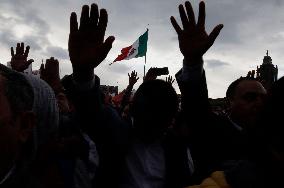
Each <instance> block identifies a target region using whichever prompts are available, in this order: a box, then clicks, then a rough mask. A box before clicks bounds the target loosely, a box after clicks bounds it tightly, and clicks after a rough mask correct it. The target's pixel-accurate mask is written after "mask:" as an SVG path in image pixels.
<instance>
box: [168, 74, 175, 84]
mask: <svg viewBox="0 0 284 188" xmlns="http://www.w3.org/2000/svg"><path fill="white" fill-rule="evenodd" d="M174 81H175V79H173V77H172V76H170V75H169V76H168V77H166V82H168V83H169V84H171V85H172V84H173V83H174Z"/></svg>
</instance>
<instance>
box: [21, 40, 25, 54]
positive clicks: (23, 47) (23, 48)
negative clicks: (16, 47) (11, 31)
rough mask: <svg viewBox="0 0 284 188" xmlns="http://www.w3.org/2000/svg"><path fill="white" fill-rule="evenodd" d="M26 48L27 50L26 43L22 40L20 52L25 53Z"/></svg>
mask: <svg viewBox="0 0 284 188" xmlns="http://www.w3.org/2000/svg"><path fill="white" fill-rule="evenodd" d="M24 50H25V44H24V43H23V42H21V47H20V54H24Z"/></svg>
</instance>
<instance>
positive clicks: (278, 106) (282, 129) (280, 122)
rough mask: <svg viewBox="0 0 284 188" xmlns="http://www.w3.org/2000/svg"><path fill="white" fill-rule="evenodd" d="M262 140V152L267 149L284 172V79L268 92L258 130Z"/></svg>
mask: <svg viewBox="0 0 284 188" xmlns="http://www.w3.org/2000/svg"><path fill="white" fill-rule="evenodd" d="M256 131H257V132H258V133H259V134H258V136H260V138H261V143H262V144H263V145H262V147H261V148H262V150H263V149H266V150H268V152H270V154H272V158H273V160H274V162H275V163H276V166H278V167H277V168H280V169H282V172H283V170H284V77H282V78H280V79H279V80H278V81H276V82H275V83H274V84H273V85H272V87H271V88H270V89H269V91H268V98H267V101H266V103H265V106H264V110H263V111H262V113H261V116H260V118H259V126H258V128H257V130H256Z"/></svg>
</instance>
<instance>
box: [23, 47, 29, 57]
mask: <svg viewBox="0 0 284 188" xmlns="http://www.w3.org/2000/svg"><path fill="white" fill-rule="evenodd" d="M29 52H30V46H27V47H26V51H25V53H24V56H25V57H26V58H27V57H28V55H29Z"/></svg>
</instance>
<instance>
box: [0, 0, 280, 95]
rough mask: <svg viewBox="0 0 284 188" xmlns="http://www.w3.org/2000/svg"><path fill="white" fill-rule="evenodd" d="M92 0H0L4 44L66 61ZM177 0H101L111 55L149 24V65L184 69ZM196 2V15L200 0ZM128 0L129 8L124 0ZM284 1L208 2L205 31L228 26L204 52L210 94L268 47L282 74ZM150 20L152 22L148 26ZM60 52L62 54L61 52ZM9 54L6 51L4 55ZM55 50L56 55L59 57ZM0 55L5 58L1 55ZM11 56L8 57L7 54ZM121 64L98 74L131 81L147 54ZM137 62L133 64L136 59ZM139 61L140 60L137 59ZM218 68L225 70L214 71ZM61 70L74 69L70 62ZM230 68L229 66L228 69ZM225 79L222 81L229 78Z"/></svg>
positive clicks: (257, 60) (0, 31) (105, 65)
mask: <svg viewBox="0 0 284 188" xmlns="http://www.w3.org/2000/svg"><path fill="white" fill-rule="evenodd" d="M93 2H94V1H93V0H78V1H72V0H60V1H56V0H46V1H38V0H25V1H23V0H1V1H0V21H1V23H2V24H1V25H0V47H1V48H2V49H7V51H8V50H9V48H10V46H14V45H15V43H16V42H18V41H19V40H21V41H26V43H27V44H29V45H31V49H32V51H31V53H34V54H35V56H37V57H42V56H52V55H54V56H58V58H59V56H60V57H61V58H62V59H65V60H67V59H68V55H66V53H67V51H66V50H64V49H66V48H67V38H68V33H69V16H70V13H71V12H72V11H76V12H77V15H78V19H79V17H80V11H81V6H82V5H83V4H89V5H90V4H91V3H93ZM183 2H184V1H179V0H155V1H153V0H144V1H141V0H140V1H139V0H131V1H125V0H109V1H100V2H99V7H100V8H101V7H104V8H106V9H107V10H108V13H109V23H108V28H107V31H106V33H107V35H114V36H115V37H116V41H115V43H114V45H113V49H112V50H111V52H110V53H109V56H108V57H107V58H108V59H114V58H115V57H116V56H117V55H118V54H119V52H120V50H121V48H123V47H125V46H127V45H130V44H132V43H133V42H134V41H135V40H136V39H137V38H138V37H139V35H141V34H142V33H143V32H144V31H145V30H146V27H149V41H148V53H147V67H148V66H149V67H150V66H155V65H156V66H160V67H163V66H168V67H169V69H170V70H171V72H173V74H174V73H175V71H177V70H178V69H180V68H181V65H182V64H181V62H182V55H181V54H180V52H179V49H178V39H177V35H176V33H175V31H174V29H173V28H172V26H171V23H170V20H169V18H170V16H175V17H176V19H177V20H178V22H179V23H180V19H179V13H178V5H179V4H180V3H183ZM191 2H192V5H193V8H194V10H195V13H196V17H197V16H198V15H197V14H198V3H199V1H197V0H192V1H191ZM126 3H127V6H125V4H126ZM283 8H284V1H283V0H269V1H267V0H238V1H236V0H212V1H206V16H207V18H206V30H207V32H208V33H210V32H211V30H212V29H213V28H214V26H216V25H217V24H219V23H222V24H224V28H223V30H222V31H221V33H220V35H219V37H218V39H217V40H216V41H215V44H214V45H213V46H212V47H211V49H210V50H209V51H208V52H207V53H206V55H205V58H204V59H208V60H206V64H205V68H206V69H208V76H209V77H210V81H209V82H208V86H209V88H210V92H209V95H210V97H222V93H223V92H220V91H221V89H220V88H221V87H223V88H226V87H227V85H226V84H228V83H227V82H226V84H223V82H222V80H225V81H227V80H233V77H238V76H239V75H243V74H244V73H246V72H247V70H249V69H251V67H255V65H258V64H260V63H261V61H262V58H263V56H264V53H265V50H266V49H269V50H270V53H271V57H272V58H273V63H274V64H277V65H278V66H279V75H280V76H281V75H283V73H284V71H283V70H284V65H282V63H281V62H282V59H283V57H282V56H283V55H282V54H283V53H282V52H283V50H284V40H283V39H284V12H283ZM148 24H149V26H147V25H148ZM17 25H26V26H28V27H30V29H31V30H32V31H29V32H27V33H24V35H20V34H19V33H17V31H20V30H19V28H16V26H17ZM57 53H58V54H57ZM6 54H8V53H6ZM55 54H57V55H55ZM1 58H2V57H1ZM4 58H6V59H8V58H7V57H4ZM129 61H130V63H129V64H128V63H124V62H122V63H121V62H118V63H117V64H114V65H112V66H108V62H103V63H102V64H101V65H100V66H99V67H98V68H96V70H95V72H96V74H98V75H100V76H101V80H102V82H104V83H108V82H109V83H112V84H116V83H119V84H120V83H121V87H125V85H127V72H130V71H131V70H133V69H135V70H139V71H140V72H143V65H142V63H143V58H141V59H135V60H129ZM132 62H135V63H132ZM136 62H137V63H136ZM216 68H218V69H220V70H221V71H224V72H223V73H222V74H221V73H220V74H218V75H216V74H215V72H214V70H216ZM62 69H64V70H62V72H64V73H70V72H71V70H72V69H71V68H70V66H69V65H68V66H67V65H66V66H65V65H64V66H63V67H62ZM224 69H226V70H224ZM225 81H224V82H225Z"/></svg>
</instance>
